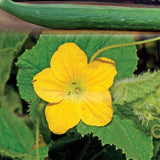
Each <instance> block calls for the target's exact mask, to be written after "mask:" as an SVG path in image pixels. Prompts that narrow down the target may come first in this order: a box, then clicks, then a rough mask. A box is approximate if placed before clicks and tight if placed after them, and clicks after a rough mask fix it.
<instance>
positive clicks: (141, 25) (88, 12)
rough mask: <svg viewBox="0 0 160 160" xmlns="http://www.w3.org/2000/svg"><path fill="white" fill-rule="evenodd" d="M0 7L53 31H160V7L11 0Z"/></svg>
mask: <svg viewBox="0 0 160 160" xmlns="http://www.w3.org/2000/svg"><path fill="white" fill-rule="evenodd" d="M0 8H1V9H3V10H4V11H6V12H8V13H10V14H12V15H14V16H16V17H18V18H20V19H23V20H25V21H27V22H31V23H34V24H38V25H41V26H44V27H48V28H53V29H114V30H152V31H153V30H154V31H158V30H160V9H159V8H131V7H111V6H95V5H75V4H23V3H16V2H12V1H11V0H0Z"/></svg>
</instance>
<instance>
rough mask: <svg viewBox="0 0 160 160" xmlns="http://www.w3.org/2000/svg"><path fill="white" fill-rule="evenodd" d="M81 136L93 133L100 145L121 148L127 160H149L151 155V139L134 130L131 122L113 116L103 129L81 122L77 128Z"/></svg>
mask: <svg viewBox="0 0 160 160" xmlns="http://www.w3.org/2000/svg"><path fill="white" fill-rule="evenodd" d="M77 129H78V132H79V133H81V134H82V135H85V134H88V133H93V134H94V136H98V137H99V138H100V139H101V140H102V144H103V145H104V144H114V145H116V147H117V149H119V148H121V149H122V151H123V152H124V153H125V154H126V157H127V159H130V158H132V159H133V160H150V159H151V157H152V155H153V145H152V137H151V136H147V135H145V133H144V132H141V131H140V130H138V129H137V128H135V125H134V123H133V122H132V121H131V120H127V119H121V118H120V117H119V116H117V115H114V117H113V120H112V122H111V123H110V124H109V125H107V126H105V127H95V126H87V125H85V124H83V123H82V122H81V123H80V124H79V125H78V127H77Z"/></svg>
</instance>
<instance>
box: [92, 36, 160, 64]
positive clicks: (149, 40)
mask: <svg viewBox="0 0 160 160" xmlns="http://www.w3.org/2000/svg"><path fill="white" fill-rule="evenodd" d="M158 40H160V37H156V38H151V39H147V40H143V41H138V42H130V43H122V44H115V45H111V46H107V47H104V48H101V49H100V50H98V51H97V52H96V53H94V54H93V55H92V57H91V59H90V62H92V61H93V60H94V59H95V58H96V57H97V56H98V55H99V54H100V53H102V52H103V51H106V50H108V49H113V48H118V47H126V46H132V45H138V44H144V43H150V42H154V41H158Z"/></svg>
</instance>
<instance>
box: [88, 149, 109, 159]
mask: <svg viewBox="0 0 160 160" xmlns="http://www.w3.org/2000/svg"><path fill="white" fill-rule="evenodd" d="M105 151H106V148H103V149H102V150H100V151H99V152H98V153H97V154H95V155H94V156H93V157H92V158H91V159H90V160H95V159H96V158H97V157H98V156H99V155H101V154H102V153H103V152H105Z"/></svg>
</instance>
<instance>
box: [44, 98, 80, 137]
mask: <svg viewBox="0 0 160 160" xmlns="http://www.w3.org/2000/svg"><path fill="white" fill-rule="evenodd" d="M77 110H78V105H76V104H74V103H73V102H72V101H69V100H64V101H62V102H60V103H58V104H48V105H47V107H46V110H45V115H46V119H47V122H48V125H49V129H50V130H51V131H52V132H53V133H55V134H64V133H65V132H66V131H67V130H69V129H70V128H73V127H74V126H76V125H77V124H78V123H79V121H80V116H79V113H78V112H77Z"/></svg>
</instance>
